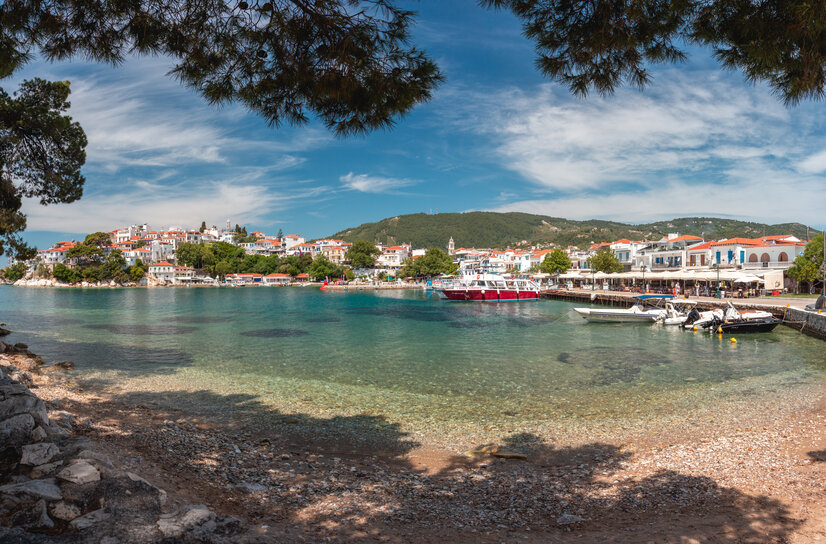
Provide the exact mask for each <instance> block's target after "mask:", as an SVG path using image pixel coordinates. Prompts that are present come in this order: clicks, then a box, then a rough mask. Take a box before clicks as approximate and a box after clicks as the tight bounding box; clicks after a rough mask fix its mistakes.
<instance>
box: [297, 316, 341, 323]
mask: <svg viewBox="0 0 826 544" xmlns="http://www.w3.org/2000/svg"><path fill="white" fill-rule="evenodd" d="M305 321H307V323H339V322H341V318H340V317H311V318H309V319H306V320H305Z"/></svg>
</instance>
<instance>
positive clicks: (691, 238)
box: [669, 234, 702, 242]
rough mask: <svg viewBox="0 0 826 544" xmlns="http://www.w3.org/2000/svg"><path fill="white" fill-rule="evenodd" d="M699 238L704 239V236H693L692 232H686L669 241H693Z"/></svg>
mask: <svg viewBox="0 0 826 544" xmlns="http://www.w3.org/2000/svg"><path fill="white" fill-rule="evenodd" d="M698 240H702V238H700V237H699V236H692V235H691V234H684V235H682V236H678V237H677V238H672V239H671V240H669V242H691V241H698Z"/></svg>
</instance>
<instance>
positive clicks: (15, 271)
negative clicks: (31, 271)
mask: <svg viewBox="0 0 826 544" xmlns="http://www.w3.org/2000/svg"><path fill="white" fill-rule="evenodd" d="M27 270H28V267H27V266H26V264H25V263H15V264H13V265H11V266H7V267H6V268H4V269H3V270H2V272H3V277H4V278H5V279H6V281H10V282H12V283H14V282H16V281H17V280H19V279H22V278H23V276H25V275H26V271H27Z"/></svg>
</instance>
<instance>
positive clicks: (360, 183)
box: [338, 172, 417, 193]
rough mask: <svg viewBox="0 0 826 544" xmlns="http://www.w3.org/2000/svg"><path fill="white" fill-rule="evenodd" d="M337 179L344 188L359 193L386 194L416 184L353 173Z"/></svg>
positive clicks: (408, 180)
mask: <svg viewBox="0 0 826 544" xmlns="http://www.w3.org/2000/svg"><path fill="white" fill-rule="evenodd" d="M338 179H339V181H340V182H341V183H342V184H343V185H344V186H345V187H346V188H348V189H352V190H354V191H361V192H362V193H386V192H388V191H392V190H394V189H399V188H401V187H407V186H409V185H413V184H415V183H417V182H416V181H415V180H410V179H400V178H385V177H381V176H370V175H368V174H354V173H353V172H350V173H349V174H346V175H344V176H341V177H339V178H338Z"/></svg>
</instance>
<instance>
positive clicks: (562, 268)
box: [539, 249, 572, 275]
mask: <svg viewBox="0 0 826 544" xmlns="http://www.w3.org/2000/svg"><path fill="white" fill-rule="evenodd" d="M571 264H572V263H571V258H570V257H568V254H567V253H565V252H564V251H562V250H561V249H555V250H553V251H551V252H550V253H547V254H545V258H544V259H542V263H541V264H540V265H539V270H540V271H542V272H545V273H546V274H554V275H556V274H564V273H565V272H567V271H568V269H569V268H571Z"/></svg>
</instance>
